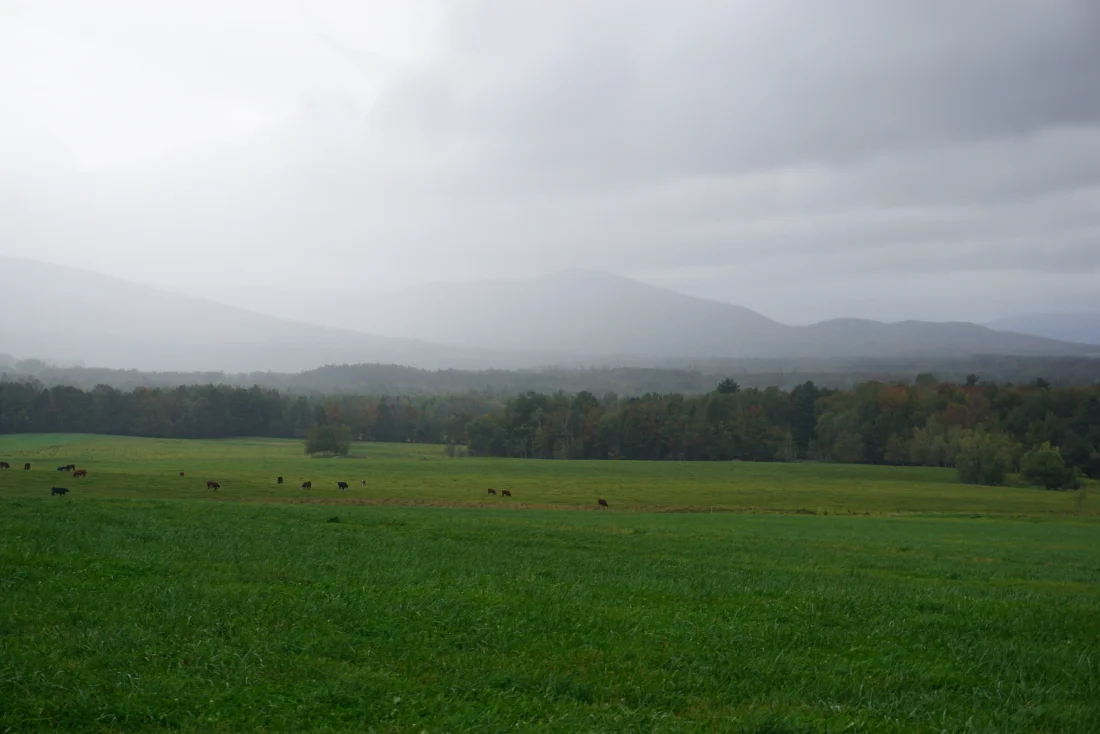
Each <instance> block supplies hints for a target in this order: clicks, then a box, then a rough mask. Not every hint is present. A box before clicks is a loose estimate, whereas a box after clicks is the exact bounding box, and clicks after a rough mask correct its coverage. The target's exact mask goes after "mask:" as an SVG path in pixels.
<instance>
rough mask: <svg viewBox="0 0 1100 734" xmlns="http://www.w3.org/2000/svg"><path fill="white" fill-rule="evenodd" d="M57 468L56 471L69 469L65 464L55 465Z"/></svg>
mask: <svg viewBox="0 0 1100 734" xmlns="http://www.w3.org/2000/svg"><path fill="white" fill-rule="evenodd" d="M57 470H58V471H69V467H67V466H59V467H57Z"/></svg>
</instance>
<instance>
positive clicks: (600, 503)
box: [596, 497, 607, 507]
mask: <svg viewBox="0 0 1100 734" xmlns="http://www.w3.org/2000/svg"><path fill="white" fill-rule="evenodd" d="M596 502H598V503H599V505H600V507H607V500H605V499H604V498H603V497H601V498H599V499H598V500H596Z"/></svg>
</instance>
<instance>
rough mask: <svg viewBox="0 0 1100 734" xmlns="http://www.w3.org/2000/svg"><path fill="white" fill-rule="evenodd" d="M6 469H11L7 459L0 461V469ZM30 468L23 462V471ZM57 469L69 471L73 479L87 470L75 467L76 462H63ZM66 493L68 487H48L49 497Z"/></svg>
mask: <svg viewBox="0 0 1100 734" xmlns="http://www.w3.org/2000/svg"><path fill="white" fill-rule="evenodd" d="M7 469H11V464H10V463H9V462H7V461H0V470H7ZM30 470H31V464H30V462H29V461H28V462H26V463H24V464H23V471H30ZM57 470H58V471H61V472H71V473H72V475H73V477H74V478H75V479H81V478H83V477H87V476H88V470H87V469H77V468H76V464H65V465H64V466H59V467H57ZM68 493H69V488H68V487H50V496H51V497H52V496H53V495H58V496H62V497H63V496H65V495H67V494H68Z"/></svg>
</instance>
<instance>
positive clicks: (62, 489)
mask: <svg viewBox="0 0 1100 734" xmlns="http://www.w3.org/2000/svg"><path fill="white" fill-rule="evenodd" d="M68 493H69V490H68V489H66V488H65V487H51V488H50V496H51V497H53V496H54V495H55V494H68Z"/></svg>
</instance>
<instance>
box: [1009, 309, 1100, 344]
mask: <svg viewBox="0 0 1100 734" xmlns="http://www.w3.org/2000/svg"><path fill="white" fill-rule="evenodd" d="M987 326H989V327H990V328H992V329H1003V330H1005V331H1016V332H1019V333H1021V334H1033V335H1035V336H1045V337H1047V338H1048V339H1064V340H1066V341H1074V342H1081V343H1084V344H1100V311H1094V312H1091V313H1087V312H1086V313H1082V312H1077V313H1033V314H1020V315H1018V316H1010V317H1008V318H1003V319H998V320H996V321H993V322H990V323H989V324H987Z"/></svg>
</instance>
